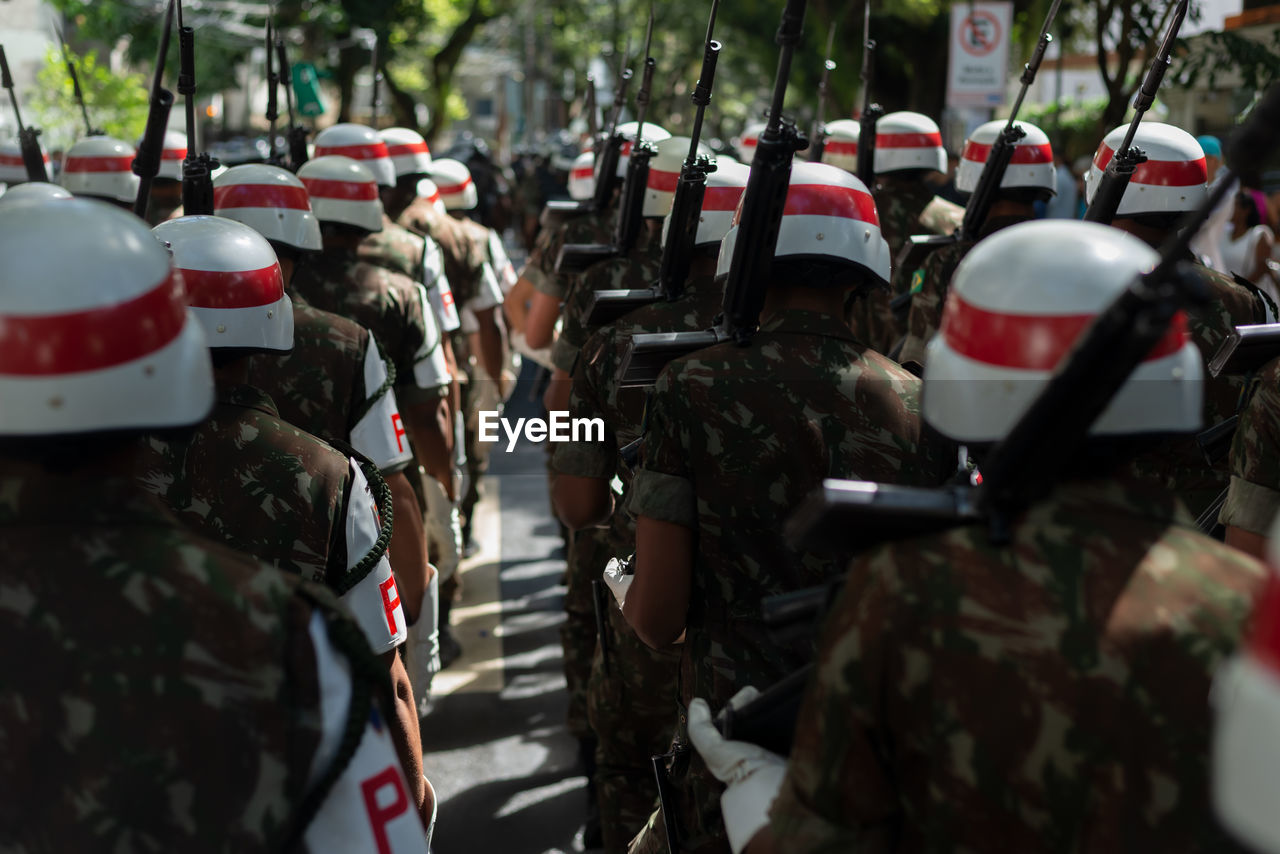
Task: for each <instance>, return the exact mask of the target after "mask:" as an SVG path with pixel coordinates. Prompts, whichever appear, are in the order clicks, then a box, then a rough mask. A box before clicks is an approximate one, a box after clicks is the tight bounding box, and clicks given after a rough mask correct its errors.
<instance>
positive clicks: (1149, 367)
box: [922, 220, 1204, 442]
mask: <svg viewBox="0 0 1280 854" xmlns="http://www.w3.org/2000/svg"><path fill="white" fill-rule="evenodd" d="M1158 260H1159V256H1158V255H1157V254H1156V252H1155V251H1154V250H1153V249H1151V247H1149V246H1147V245H1146V244H1145V243H1143V242H1142V241H1140V240H1138V239H1137V238H1135V237H1132V236H1130V235H1128V234H1126V233H1124V232H1122V231H1120V230H1119V229H1115V228H1108V227H1107V226H1104V225H1098V224H1096V223H1089V222H1075V221H1071V220H1040V221H1037V222H1028V223H1022V224H1019V225H1015V226H1011V227H1009V228H1006V229H1004V230H1003V231H1000V232H998V233H996V234H994V235H992V236H991V237H989V238H987V239H986V240H983V241H981V242H980V243H978V245H977V246H975V247H974V249H973V251H972V252H970V253H969V254H968V256H966V257H965V259H964V260H963V261H962V262H961V263H960V266H959V267H958V268H957V269H956V272H955V276H954V277H953V278H952V280H951V288H950V290H949V292H948V295H947V304H946V308H945V310H944V311H943V314H942V325H941V328H940V329H939V331H938V334H937V335H935V336H934V337H933V339H932V340H931V341H930V342H929V347H928V360H927V362H926V368H925V374H924V400H923V404H922V413H923V415H924V418H925V420H926V421H928V422H929V423H930V424H931V425H933V427H935V428H936V429H937V430H938V431H939V432H940V433H942V434H943V435H945V436H948V437H949V438H951V439H954V440H956V441H957V442H995V441H998V440H1000V439H1002V438H1004V436H1005V435H1006V434H1008V432H1009V430H1010V428H1011V427H1012V426H1013V425H1014V423H1016V422H1017V420H1018V418H1019V417H1021V416H1022V414H1023V413H1024V412H1025V411H1026V410H1027V407H1028V406H1030V405H1031V401H1032V400H1034V399H1035V398H1036V397H1037V396H1038V395H1039V394H1040V392H1041V391H1043V390H1044V387H1045V385H1046V384H1047V383H1048V381H1049V378H1050V376H1051V375H1052V373H1053V372H1054V370H1055V369H1056V368H1057V367H1058V365H1059V364H1060V363H1061V361H1062V359H1063V358H1064V357H1065V356H1066V355H1067V353H1068V352H1070V350H1071V348H1072V347H1073V346H1074V345H1075V343H1076V340H1077V339H1078V338H1079V337H1080V336H1081V335H1082V334H1083V333H1084V331H1085V330H1086V329H1087V328H1088V326H1089V324H1090V322H1091V321H1092V320H1093V319H1094V317H1096V316H1097V315H1098V314H1099V313H1100V312H1101V311H1103V310H1104V309H1105V308H1107V307H1108V306H1109V305H1110V304H1111V303H1112V302H1113V301H1114V300H1115V299H1116V297H1118V296H1119V295H1120V293H1121V291H1123V290H1124V289H1125V288H1126V287H1127V286H1128V285H1129V283H1130V282H1131V281H1132V280H1133V277H1134V276H1135V275H1137V274H1138V273H1142V272H1146V271H1147V270H1150V269H1151V268H1152V267H1154V266H1155V264H1156V262H1157V261H1158ZM1203 374H1204V367H1203V364H1202V360H1201V358H1200V353H1199V351H1198V350H1196V348H1195V346H1194V345H1193V344H1191V343H1190V342H1189V341H1188V339H1187V321H1186V316H1185V315H1184V314H1183V313H1181V312H1179V313H1178V315H1177V317H1176V319H1175V321H1174V323H1173V324H1172V326H1171V328H1170V330H1169V333H1168V334H1167V335H1166V336H1165V338H1164V340H1162V341H1161V342H1160V343H1159V344H1158V345H1157V346H1156V347H1155V348H1154V349H1153V350H1152V352H1151V353H1150V354H1149V355H1148V356H1147V360H1146V361H1145V362H1144V363H1143V364H1142V365H1141V366H1139V368H1138V369H1137V370H1136V371H1134V373H1133V375H1132V376H1131V377H1129V379H1128V381H1127V382H1126V383H1125V385H1124V386H1123V387H1122V388H1121V390H1120V392H1119V394H1117V395H1116V397H1115V399H1114V400H1112V402H1111V405H1110V406H1108V407H1107V409H1106V411H1105V412H1103V414H1102V416H1101V417H1100V418H1099V419H1098V421H1097V422H1096V423H1095V424H1094V425H1093V427H1092V428H1091V430H1090V432H1091V433H1092V434H1094V435H1132V434H1141V433H1160V432H1186V431H1190V430H1195V429H1197V428H1198V427H1199V426H1200V414H1201V409H1200V406H1201V397H1202V394H1203Z"/></svg>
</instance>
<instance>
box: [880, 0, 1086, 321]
mask: <svg viewBox="0 0 1280 854" xmlns="http://www.w3.org/2000/svg"><path fill="white" fill-rule="evenodd" d="M1061 5H1062V0H1053V5H1052V6H1050V7H1049V13H1048V14H1047V15H1045V18H1044V26H1042V27H1041V28H1040V38H1039V39H1038V40H1037V41H1036V46H1035V50H1033V51H1032V52H1031V58H1030V59H1029V60H1027V62H1026V64H1025V65H1023V66H1022V77H1021V78H1019V82H1020V83H1022V88H1021V89H1019V90H1018V97H1017V99H1016V100H1015V101H1014V102H1013V109H1012V110H1010V111H1009V120H1008V121H1007V122H1005V126H1004V128H1003V129H1002V130H1001V131H1000V134H999V136H997V137H996V141H995V143H994V144H993V145H992V146H991V151H990V153H989V154H988V155H987V162H986V163H985V164H983V166H982V174H981V175H979V176H978V184H977V186H975V187H974V188H973V194H972V195H971V196H969V202H968V204H966V205H965V206H964V219H963V220H961V222H960V227H959V228H958V229H956V232H955V233H954V234H945V235H932V234H913V235H912V236H911V237H910V238H908V240H907V242H906V243H905V244H903V247H902V249H901V250H900V251H899V252H898V257H897V258H895V259H894V263H895V266H894V269H895V270H896V269H901V268H902V267H904V266H905V267H906V268H907V269H909V270H911V269H915V268H917V267H919V266H920V262H921V261H922V260H923V259H924V256H925V255H927V254H928V253H929V252H931V251H932V250H934V249H936V248H938V247H940V246H945V245H947V244H949V243H955V242H957V241H960V240H977V239H978V233H979V232H980V231H981V230H982V226H983V224H984V223H985V222H986V221H987V213H988V212H989V211H990V210H991V204H992V203H993V202H994V201H995V198H996V193H998V192H999V191H1000V182H1001V181H1003V180H1004V173H1005V171H1006V170H1007V169H1008V168H1009V162H1010V161H1011V160H1012V159H1013V149H1014V144H1015V143H1016V142H1017V141H1018V140H1020V139H1022V137H1024V136H1026V135H1027V133H1026V131H1024V130H1023V129H1022V128H1020V127H1018V126H1017V125H1015V124H1014V120H1015V119H1017V118H1018V111H1019V110H1021V109H1022V100H1023V98H1025V97H1026V96H1027V90H1028V89H1030V88H1031V84H1032V83H1034V82H1035V79H1036V72H1038V71H1039V70H1040V63H1041V62H1042V61H1043V60H1044V52H1045V51H1046V50H1047V49H1048V47H1049V43H1050V42H1052V41H1053V36H1051V35H1049V26H1050V25H1051V24H1052V23H1053V19H1054V18H1056V17H1057V16H1058V7H1059V6H1061ZM858 156H859V158H861V156H862V139H861V136H859V139H858ZM859 165H861V159H859ZM910 302H911V297H910V295H909V294H900V295H899V296H897V297H895V298H894V299H893V301H892V307H893V309H894V311H895V312H901V311H902V310H903V309H905V308H906V305H907V304H909V303H910Z"/></svg>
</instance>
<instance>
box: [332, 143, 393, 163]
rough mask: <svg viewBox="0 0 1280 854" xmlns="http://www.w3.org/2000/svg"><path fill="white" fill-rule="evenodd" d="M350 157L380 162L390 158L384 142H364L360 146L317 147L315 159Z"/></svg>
mask: <svg viewBox="0 0 1280 854" xmlns="http://www.w3.org/2000/svg"><path fill="white" fill-rule="evenodd" d="M331 155H337V156H339V157H350V158H351V159H352V160H381V159H382V158H383V157H390V156H391V155H389V154H387V144H386V143H385V142H365V143H361V144H360V145H317V146H316V157H328V156H331Z"/></svg>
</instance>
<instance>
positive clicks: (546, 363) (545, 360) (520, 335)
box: [510, 329, 555, 371]
mask: <svg viewBox="0 0 1280 854" xmlns="http://www.w3.org/2000/svg"><path fill="white" fill-rule="evenodd" d="M510 338H511V349H513V350H515V351H516V352H517V353H519V354H520V355H521V356H525V357H527V358H530V359H532V360H533V361H535V362H537V363H538V364H539V365H541V366H542V367H544V368H546V369H547V370H548V371H551V370H555V363H554V362H552V361H551V347H550V345H548V346H546V347H541V348H539V349H537V350H535V349H533V348H532V347H530V346H529V342H528V341H527V340H526V339H525V337H524V332H523V331H522V330H519V329H514V330H512V331H511V333H510Z"/></svg>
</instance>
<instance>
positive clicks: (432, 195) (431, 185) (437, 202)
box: [418, 178, 448, 215]
mask: <svg viewBox="0 0 1280 854" xmlns="http://www.w3.org/2000/svg"><path fill="white" fill-rule="evenodd" d="M418 197H419V198H423V199H426V200H427V201H428V202H429V203H430V204H431V207H432V208H433V209H434V210H435V212H436V213H438V214H441V215H443V214H445V213H447V212H448V210H447V209H446V208H445V206H444V199H442V198H441V197H440V188H439V187H437V186H436V182H435V181H432V180H431V179H430V178H423V179H422V180H421V181H419V182H418Z"/></svg>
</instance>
